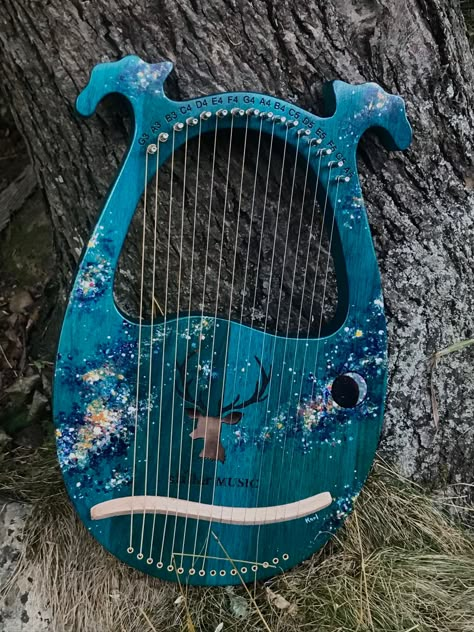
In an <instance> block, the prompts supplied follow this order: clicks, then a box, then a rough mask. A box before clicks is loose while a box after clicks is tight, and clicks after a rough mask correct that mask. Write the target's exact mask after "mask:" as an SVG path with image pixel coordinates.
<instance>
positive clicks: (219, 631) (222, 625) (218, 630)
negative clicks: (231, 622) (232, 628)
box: [214, 621, 224, 632]
mask: <svg viewBox="0 0 474 632" xmlns="http://www.w3.org/2000/svg"><path fill="white" fill-rule="evenodd" d="M223 629H224V622H223V621H222V622H221V623H219V625H218V626H217V628H216V629H215V630H214V632H221V630H223Z"/></svg>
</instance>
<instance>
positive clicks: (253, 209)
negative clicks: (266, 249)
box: [232, 115, 271, 394]
mask: <svg viewBox="0 0 474 632" xmlns="http://www.w3.org/2000/svg"><path fill="white" fill-rule="evenodd" d="M262 126H263V116H262V115H261V116H260V125H259V129H258V140H257V155H256V159H255V172H254V177H253V187H252V202H251V207H250V220H249V230H248V235H247V252H246V255H245V266H244V281H243V289H242V293H241V295H242V302H241V305H240V317H239V323H240V325H241V326H240V327H239V334H238V338H237V352H236V354H235V357H236V358H237V359H238V358H239V357H240V343H241V334H242V323H243V319H244V305H245V297H246V295H247V275H248V267H249V260H250V245H251V237H252V227H253V221H254V212H255V195H256V191H257V179H258V168H259V165H260V149H261V141H262ZM270 162H271V154H270V156H269V163H270ZM236 385H237V367H235V370H234V384H233V387H232V394H234V393H235V391H236Z"/></svg>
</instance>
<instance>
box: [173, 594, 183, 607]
mask: <svg viewBox="0 0 474 632" xmlns="http://www.w3.org/2000/svg"><path fill="white" fill-rule="evenodd" d="M183 601H184V595H179V596H178V597H177V598H176V599H175V600H174V605H175V606H179V605H180V604H182V603H183Z"/></svg>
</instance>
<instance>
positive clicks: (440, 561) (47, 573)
mask: <svg viewBox="0 0 474 632" xmlns="http://www.w3.org/2000/svg"><path fill="white" fill-rule="evenodd" d="M53 456H54V453H53V452H52V451H51V450H50V451H49V452H48V450H47V449H45V450H44V451H43V453H42V455H41V458H40V457H39V456H36V459H37V462H36V464H35V466H36V473H34V471H35V468H34V467H32V461H31V458H32V457H31V456H30V461H29V466H30V467H29V471H24V472H23V473H21V468H20V475H19V480H18V481H15V480H14V479H15V477H16V475H14V474H8V473H5V472H3V473H2V472H0V491H2V490H3V494H5V493H12V492H13V491H14V490H15V494H16V496H17V497H20V498H22V499H26V498H30V499H32V500H33V501H34V508H33V512H32V514H31V518H30V520H29V523H28V525H27V528H26V533H25V538H26V549H25V555H24V556H23V558H22V560H21V561H20V564H19V568H18V571H17V572H18V573H28V575H29V576H33V577H34V578H35V580H36V581H35V584H36V588H37V589H38V590H41V591H42V592H43V595H44V597H45V601H47V602H48V603H49V606H50V608H51V611H52V614H53V618H54V621H55V627H54V630H57V631H59V632H62V631H63V630H65V629H72V630H74V631H75V632H97V630H101V632H116V631H120V632H138V631H140V632H142V631H143V630H151V631H154V630H156V631H160V632H164V631H187V632H189V631H190V630H202V631H205V632H207V631H210V632H214V631H215V630H216V629H219V630H222V631H223V632H227V631H231V630H233V631H238V632H241V630H246V631H248V632H252V631H257V630H258V631H261V630H264V629H270V630H272V632H296V631H297V630H298V631H300V630H302V631H304V630H308V631H311V632H313V631H316V630H317V631H318V632H346V631H347V632H412V631H415V630H417V631H419V632H435V631H436V632H472V630H474V536H473V535H472V533H469V532H468V531H467V530H465V529H463V528H462V527H460V526H458V525H456V524H455V523H454V522H453V521H452V520H451V519H450V518H449V517H448V516H447V515H446V514H445V513H444V511H443V510H442V508H441V507H440V506H439V504H438V503H437V502H436V501H435V500H434V499H433V498H432V497H430V496H429V495H428V494H426V493H425V492H424V490H423V489H422V488H421V487H419V486H417V485H414V484H412V483H410V482H408V481H406V480H405V479H403V478H402V477H401V476H399V475H398V474H397V473H396V472H394V471H393V470H392V469H391V468H390V467H388V466H387V465H386V464H385V463H384V462H382V461H378V462H377V463H376V464H375V466H374V472H373V474H372V476H371V477H370V479H369V481H368V483H367V485H366V487H365V488H364V490H363V492H362V494H361V496H360V498H359V499H358V502H357V505H356V511H355V512H354V514H353V515H352V516H351V518H350V519H349V520H348V521H347V523H346V526H345V527H344V528H343V529H342V530H341V531H340V532H339V533H338V534H337V536H336V538H334V539H333V541H332V542H331V543H330V544H329V545H327V546H326V547H325V549H324V550H323V551H322V552H320V553H319V554H317V555H315V556H313V557H312V558H311V559H310V560H308V561H306V562H304V563H303V564H301V565H300V566H299V567H297V568H296V569H294V570H292V571H290V572H288V573H285V574H284V575H282V576H279V577H276V578H274V579H272V580H271V581H269V582H266V583H265V585H258V586H257V587H256V588H255V590H252V588H253V587H249V588H250V589H251V590H252V594H249V593H248V592H247V590H246V588H244V587H243V586H242V587H236V588H222V589H221V588H212V589H211V588H189V587H186V586H184V585H183V586H181V587H180V586H178V585H176V584H171V583H165V582H160V581H158V580H155V579H152V578H149V577H146V576H144V575H142V574H140V573H137V572H136V571H134V570H132V569H129V568H127V567H126V566H124V565H123V564H121V563H119V562H118V561H116V560H115V559H114V558H113V557H112V556H111V555H109V554H108V553H106V552H105V551H104V550H103V549H102V548H101V547H100V546H99V545H98V544H97V543H96V542H95V541H93V540H92V538H91V537H90V536H89V534H88V533H87V531H86V529H85V528H84V527H83V525H82V523H80V521H79V520H78V519H77V518H76V516H75V513H74V511H73V510H72V508H71V506H70V503H69V501H68V500H67V497H66V495H65V492H64V491H63V488H62V485H61V483H60V479H59V477H58V473H57V468H55V466H54V467H53V466H52V462H51V459H52V457H53ZM15 458H16V459H17V460H18V459H20V463H21V462H23V461H25V460H26V456H25V455H23V456H21V455H20V454H16V456H15ZM22 459H23V461H22ZM42 459H43V461H42ZM25 465H26V463H25ZM2 469H3V468H2ZM39 478H40V479H42V480H38V479H39ZM41 487H42V488H43V493H42V494H41V493H40V489H41ZM180 596H181V597H180ZM280 597H281V598H280ZM237 602H238V603H239V608H238V609H236V607H235V604H236V603H237ZM245 602H246V603H247V606H248V607H247V608H244V607H242V606H243V605H245ZM288 604H290V606H288ZM237 611H240V613H244V617H245V618H244V619H242V616H241V615H239V616H238V615H237ZM263 621H264V622H265V623H263ZM221 626H222V627H221Z"/></svg>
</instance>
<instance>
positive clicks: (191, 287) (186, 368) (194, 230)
mask: <svg viewBox="0 0 474 632" xmlns="http://www.w3.org/2000/svg"><path fill="white" fill-rule="evenodd" d="M201 128H202V118H201V117H199V128H198V146H197V159H196V178H195V184H194V211H193V227H192V238H191V239H192V243H191V264H190V276H189V303H188V334H189V330H190V328H191V311H192V291H193V274H194V248H195V242H196V217H197V205H198V193H199V167H200V162H201ZM189 339H190V336H189V335H188V336H186V354H185V360H184V376H185V377H186V375H187V372H188V354H189ZM183 386H184V385H183ZM185 415H186V406H185V403H184V400H183V415H182V418H181V424H182V431H181V433H183V430H184V418H185ZM181 439H182V434H181ZM193 452H194V441H191V447H190V450H189V463H188V488H187V493H186V500H189V499H190V495H191V468H192V462H193ZM178 489H179V488H178ZM187 527H188V516H187V515H186V517H185V519H184V527H183V539H182V545H181V552H182V553H184V545H185V542H186V531H187ZM182 565H183V555H181V563H180V566H182Z"/></svg>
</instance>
